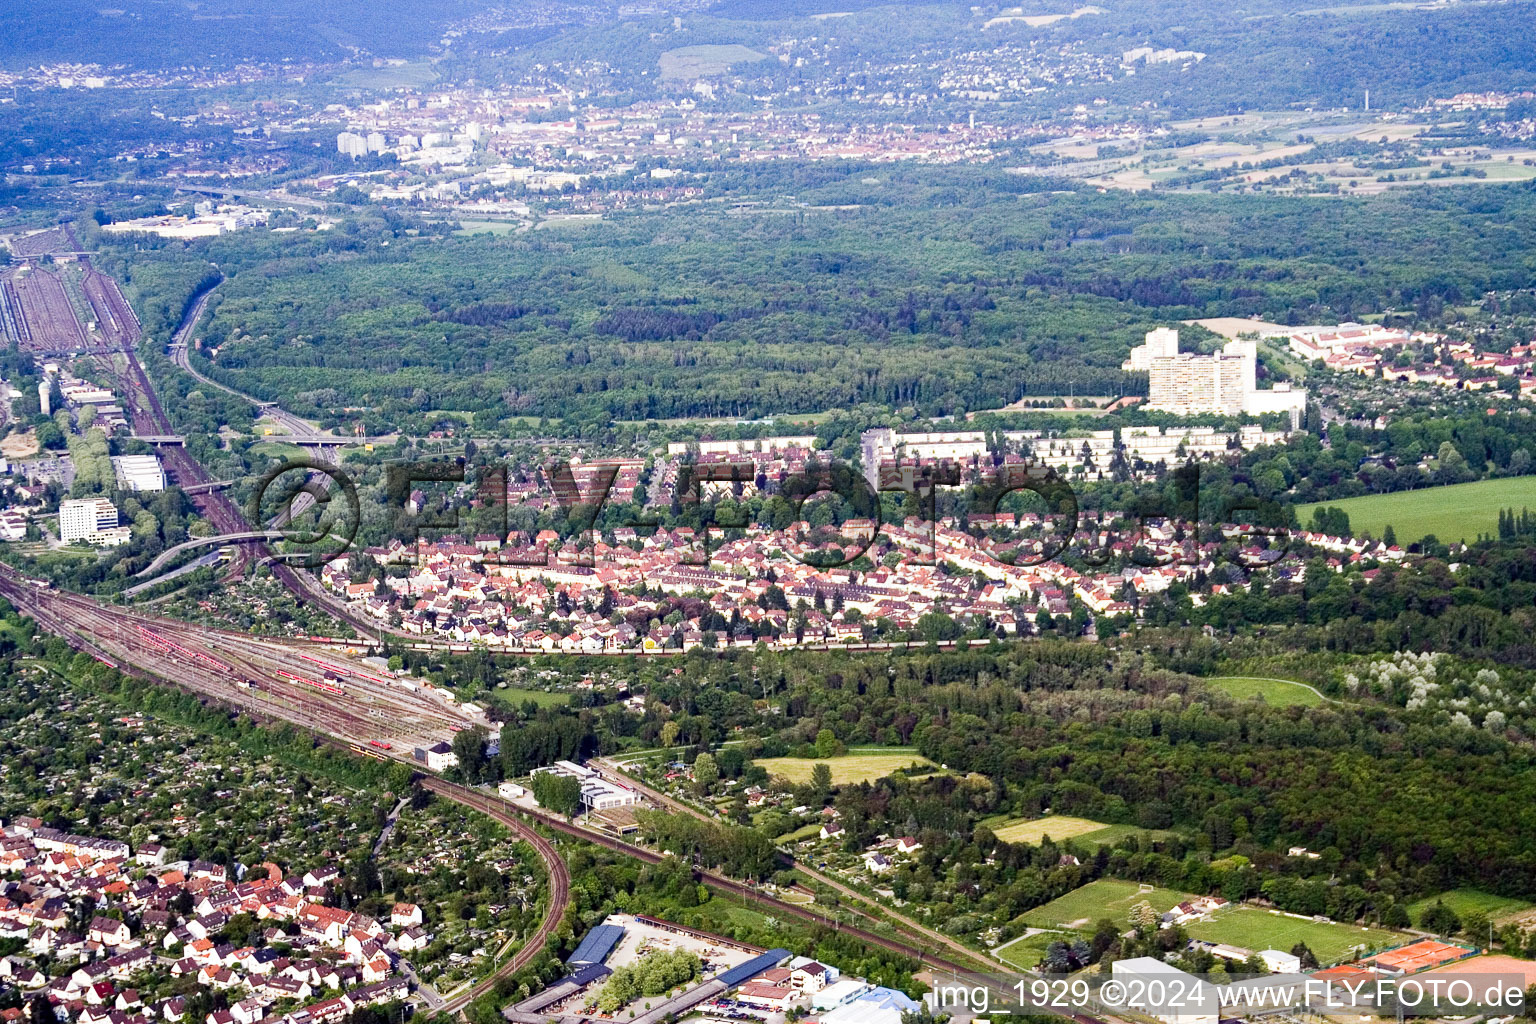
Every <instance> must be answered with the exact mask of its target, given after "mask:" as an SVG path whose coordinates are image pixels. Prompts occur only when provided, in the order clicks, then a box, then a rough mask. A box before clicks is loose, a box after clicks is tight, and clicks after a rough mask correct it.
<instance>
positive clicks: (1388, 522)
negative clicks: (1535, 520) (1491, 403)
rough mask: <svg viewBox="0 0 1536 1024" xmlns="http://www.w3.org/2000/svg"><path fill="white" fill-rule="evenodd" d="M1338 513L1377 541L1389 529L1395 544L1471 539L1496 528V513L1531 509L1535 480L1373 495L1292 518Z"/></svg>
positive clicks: (1299, 510) (1302, 508)
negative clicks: (1335, 510) (1326, 511)
mask: <svg viewBox="0 0 1536 1024" xmlns="http://www.w3.org/2000/svg"><path fill="white" fill-rule="evenodd" d="M1330 505H1331V506H1333V507H1335V508H1339V509H1343V510H1344V512H1345V513H1346V514H1347V515H1348V516H1349V525H1350V529H1351V530H1353V531H1354V533H1355V535H1356V536H1359V535H1360V534H1362V533H1366V532H1369V533H1370V535H1371V536H1372V537H1376V538H1378V539H1379V538H1380V537H1381V535H1382V534H1383V533H1384V532H1385V531H1386V528H1387V527H1388V526H1391V527H1392V532H1393V533H1395V534H1396V535H1397V542H1398V544H1400V545H1402V544H1411V543H1413V542H1414V541H1416V540H1421V539H1423V538H1424V537H1426V536H1428V535H1429V534H1434V535H1435V537H1436V539H1438V540H1440V541H1443V542H1451V541H1458V540H1464V541H1473V540H1476V539H1477V537H1478V534H1484V533H1487V534H1492V533H1495V532H1496V531H1497V530H1498V525H1499V511H1500V510H1501V509H1506V508H1513V509H1515V510H1516V511H1519V510H1520V509H1522V508H1527V507H1529V508H1536V476H1512V477H1504V478H1502V479H1499V480H1478V481H1476V482H1475V483H1470V484H1451V485H1449V486H1446V487H1425V488H1421V489H1420V490H1417V491H1398V492H1397V493H1396V494H1372V495H1367V496H1366V497H1363V498H1342V499H1340V500H1338V501H1323V502H1318V503H1316V504H1312V505H1298V506H1296V519H1297V521H1298V522H1300V523H1301V524H1303V525H1306V524H1307V523H1308V522H1310V521H1311V519H1312V510H1313V509H1315V508H1318V507H1321V506H1330Z"/></svg>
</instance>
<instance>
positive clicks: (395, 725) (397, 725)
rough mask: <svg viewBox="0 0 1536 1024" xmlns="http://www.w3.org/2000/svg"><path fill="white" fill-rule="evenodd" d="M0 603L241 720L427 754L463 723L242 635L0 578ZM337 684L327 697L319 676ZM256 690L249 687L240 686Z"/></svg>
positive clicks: (336, 662) (337, 661) (411, 695)
mask: <svg viewBox="0 0 1536 1024" xmlns="http://www.w3.org/2000/svg"><path fill="white" fill-rule="evenodd" d="M0 594H3V595H4V596H5V597H6V598H7V599H8V600H10V601H11V603H12V604H14V605H15V606H16V607H17V608H19V609H21V610H22V611H23V612H24V613H26V614H28V615H31V616H32V617H33V618H34V619H36V620H37V622H38V623H39V625H41V626H42V627H43V628H44V629H47V630H48V631H49V632H52V633H55V634H57V635H59V636H61V637H63V638H64V639H65V640H67V641H68V642H69V643H70V644H71V645H72V646H74V647H75V648H77V649H78V650H82V651H85V652H86V653H87V654H89V655H91V656H92V657H94V658H97V659H98V660H101V661H104V662H106V663H107V664H109V665H112V666H113V667H116V668H120V669H121V668H124V667H125V666H136V667H139V668H142V669H145V670H147V671H148V672H150V673H152V674H153V675H155V676H158V677H161V678H164V679H166V680H170V681H174V682H176V683H178V684H180V685H182V686H183V687H184V688H186V689H188V690H191V691H193V692H196V693H198V694H199V695H201V696H205V697H210V698H213V699H216V700H220V701H223V702H225V703H229V704H234V705H235V706H237V707H239V708H240V709H241V710H244V711H251V712H258V713H260V714H262V715H263V716H264V717H268V718H274V719H281V720H283V721H287V722H291V723H294V724H297V725H300V726H303V727H304V728H307V729H312V730H318V731H321V732H323V733H326V734H328V735H331V736H334V737H337V738H340V739H343V740H346V741H348V742H367V741H369V740H373V739H381V738H382V739H389V740H392V741H396V742H399V743H400V744H401V745H402V746H408V745H416V746H422V745H429V744H431V743H434V742H437V741H438V740H441V739H445V738H446V737H448V736H450V735H451V734H452V732H453V730H454V729H455V728H459V729H462V728H464V727H466V726H468V725H470V724H472V722H471V720H470V719H469V718H467V717H466V716H464V715H463V714H462V713H459V712H458V711H457V710H456V709H455V708H453V707H451V706H449V705H448V704H446V703H445V702H441V701H440V700H439V699H438V698H436V697H435V696H434V695H429V694H428V693H426V692H425V691H422V690H417V691H411V690H408V689H406V688H405V687H404V686H403V685H402V684H399V683H398V682H397V681H393V680H388V679H385V678H383V677H379V676H375V675H373V674H372V673H368V672H365V671H364V670H362V669H360V668H358V667H357V666H355V665H353V664H352V663H350V662H349V661H348V660H347V659H345V658H340V657H336V656H330V657H326V658H324V659H321V658H318V657H316V656H315V654H313V653H309V652H310V651H313V650H314V649H313V648H295V647H290V646H287V645H284V644H281V643H277V642H273V641H269V640H262V639H258V638H254V637H251V636H248V635H246V634H242V633H234V632H227V631H219V630H209V629H204V628H202V627H198V626H193V625H190V624H188V623H183V622H179V621H177V620H173V619H163V618H159V617H155V616H148V615H139V614H135V613H132V612H128V611H125V610H122V609H117V608H109V607H106V606H103V605H100V604H98V603H97V602H95V601H93V600H91V599H90V598H87V597H83V596H80V595H75V594H65V593H61V592H57V591H52V590H46V589H39V588H38V587H37V586H36V585H35V584H33V583H31V582H29V581H27V580H26V579H25V578H24V577H20V576H19V575H17V574H15V573H14V572H13V571H11V570H8V569H0ZM327 672H329V673H332V674H333V675H335V676H336V677H337V679H338V680H339V684H338V685H335V686H332V687H331V689H332V690H334V692H330V691H328V690H327V689H326V688H325V685H323V684H325V679H324V677H325V675H326V673H327ZM250 683H254V684H255V685H254V686H251V685H243V684H250Z"/></svg>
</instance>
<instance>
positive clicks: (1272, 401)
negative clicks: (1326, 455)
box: [1121, 327, 1307, 428]
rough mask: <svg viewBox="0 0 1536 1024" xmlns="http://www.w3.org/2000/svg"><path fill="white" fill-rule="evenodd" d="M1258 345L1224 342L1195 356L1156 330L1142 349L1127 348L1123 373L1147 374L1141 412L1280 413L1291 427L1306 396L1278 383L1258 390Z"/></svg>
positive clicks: (1169, 333)
mask: <svg viewBox="0 0 1536 1024" xmlns="http://www.w3.org/2000/svg"><path fill="white" fill-rule="evenodd" d="M1258 360H1259V354H1258V344H1257V342H1254V341H1252V340H1246V339H1237V340H1234V341H1229V342H1227V343H1226V345H1224V346H1223V347H1222V350H1221V351H1220V352H1213V353H1211V354H1210V355H1200V354H1199V353H1195V352H1180V351H1179V332H1178V331H1175V330H1172V329H1170V328H1167V327H1159V328H1158V329H1157V330H1155V331H1150V332H1148V334H1147V341H1146V344H1144V345H1138V346H1137V347H1136V348H1133V349H1131V354H1130V358H1128V359H1127V360H1126V361H1125V362H1124V363H1122V364H1121V369H1124V370H1144V371H1146V374H1147V395H1148V398H1147V406H1146V407H1147V408H1148V409H1151V410H1155V411H1159V412H1171V413H1173V414H1175V415H1177V416H1196V415H1200V414H1202V413H1216V414H1219V415H1223V416H1237V415H1241V414H1247V415H1250V416H1257V415H1261V414H1263V413H1272V412H1283V413H1288V414H1289V415H1290V417H1291V426H1292V427H1293V428H1294V427H1296V426H1297V425H1298V424H1300V422H1301V413H1302V412H1303V411H1304V410H1305V409H1306V407H1307V393H1306V392H1305V391H1301V390H1295V389H1292V388H1291V386H1290V385H1288V384H1285V385H1280V386H1277V387H1276V388H1274V389H1273V390H1270V391H1261V390H1259V386H1258Z"/></svg>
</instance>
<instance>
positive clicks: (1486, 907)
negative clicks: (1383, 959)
mask: <svg viewBox="0 0 1536 1024" xmlns="http://www.w3.org/2000/svg"><path fill="white" fill-rule="evenodd" d="M1436 900H1438V901H1440V902H1442V903H1444V904H1445V905H1446V906H1447V907H1450V908H1451V910H1453V911H1455V913H1456V916H1457V917H1459V918H1461V919H1462V920H1466V917H1467V915H1468V914H1472V913H1479V914H1487V915H1488V917H1489V918H1490V919H1492V920H1494V921H1498V920H1500V919H1502V918H1505V917H1511V916H1513V915H1515V914H1519V913H1522V912H1524V911H1527V910H1530V909H1531V906H1532V904H1531V903H1529V902H1527V901H1526V900H1517V899H1514V898H1512V897H1509V896H1495V895H1494V894H1493V893H1490V892H1480V891H1479V890H1477V889H1452V890H1451V891H1450V892H1443V893H1441V894H1440V895H1438V896H1426V897H1425V898H1424V899H1422V900H1418V901H1416V902H1414V903H1410V904H1408V916H1409V918H1411V919H1412V921H1413V923H1414V924H1418V923H1419V921H1420V919H1421V918H1422V917H1423V916H1424V912H1425V911H1426V910H1428V909H1429V908H1430V907H1432V906H1434V905H1435V901H1436Z"/></svg>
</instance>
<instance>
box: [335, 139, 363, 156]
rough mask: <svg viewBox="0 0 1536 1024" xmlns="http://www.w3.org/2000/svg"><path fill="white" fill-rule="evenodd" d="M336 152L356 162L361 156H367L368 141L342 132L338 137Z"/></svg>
mask: <svg viewBox="0 0 1536 1024" xmlns="http://www.w3.org/2000/svg"><path fill="white" fill-rule="evenodd" d="M336 152H338V153H340V154H341V155H342V156H349V157H351V158H352V159H354V160H356V159H357V158H358V157H360V156H367V155H368V140H367V139H365V138H363V137H362V136H361V135H357V134H355V133H353V132H342V133H340V134H339V135H337V136H336Z"/></svg>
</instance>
